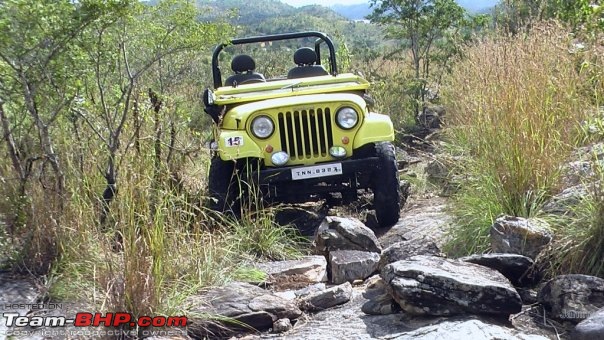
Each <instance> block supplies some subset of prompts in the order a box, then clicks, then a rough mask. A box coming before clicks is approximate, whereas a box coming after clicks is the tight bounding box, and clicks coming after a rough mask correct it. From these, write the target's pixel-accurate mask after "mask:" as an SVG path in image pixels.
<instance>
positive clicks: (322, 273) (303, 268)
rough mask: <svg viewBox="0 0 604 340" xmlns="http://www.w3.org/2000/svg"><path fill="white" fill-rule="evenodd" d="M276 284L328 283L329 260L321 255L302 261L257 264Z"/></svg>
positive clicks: (305, 258)
mask: <svg viewBox="0 0 604 340" xmlns="http://www.w3.org/2000/svg"><path fill="white" fill-rule="evenodd" d="M256 268H258V269H259V270H261V271H263V272H265V273H267V274H268V275H269V277H270V278H271V279H272V280H274V281H276V282H301V283H316V282H325V281H327V260H325V257H323V256H320V255H315V256H305V257H303V258H301V259H300V260H288V261H274V262H264V263H259V264H256Z"/></svg>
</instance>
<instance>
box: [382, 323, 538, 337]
mask: <svg viewBox="0 0 604 340" xmlns="http://www.w3.org/2000/svg"><path fill="white" fill-rule="evenodd" d="M390 339H397V340H412V339H421V340H442V339H455V340H466V339H472V340H475V339H476V340H483V339H484V340H495V339H496V340H548V338H546V337H544V336H541V335H528V334H523V333H520V332H518V331H516V330H514V329H510V328H506V327H502V326H498V325H492V324H487V323H484V322H482V321H480V320H474V319H470V320H455V321H444V322H440V323H438V324H435V325H430V326H425V327H421V328H418V329H416V330H413V331H410V332H405V333H401V334H399V335H398V336H397V337H390Z"/></svg>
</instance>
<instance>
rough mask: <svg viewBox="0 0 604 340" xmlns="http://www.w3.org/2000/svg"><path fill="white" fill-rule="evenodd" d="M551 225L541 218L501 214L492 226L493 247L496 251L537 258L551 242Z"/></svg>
mask: <svg viewBox="0 0 604 340" xmlns="http://www.w3.org/2000/svg"><path fill="white" fill-rule="evenodd" d="M551 240H552V233H551V231H550V229H549V225H548V224H547V223H546V222H544V221H540V220H529V219H526V218H522V217H514V216H507V215H505V216H501V217H499V218H497V220H495V223H494V224H493V225H492V226H491V249H492V250H493V252H495V253H513V254H520V255H524V256H528V257H530V258H532V259H535V258H536V257H537V255H539V253H540V252H541V250H542V249H543V248H544V247H545V246H546V245H547V244H549V243H550V242H551Z"/></svg>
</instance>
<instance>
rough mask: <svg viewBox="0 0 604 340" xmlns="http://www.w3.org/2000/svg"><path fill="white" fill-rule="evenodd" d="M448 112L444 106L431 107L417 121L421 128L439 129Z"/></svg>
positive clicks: (418, 116) (425, 108)
mask: <svg viewBox="0 0 604 340" xmlns="http://www.w3.org/2000/svg"><path fill="white" fill-rule="evenodd" d="M445 113H446V110H445V107H444V106H440V105H431V106H427V107H424V109H423V110H422V111H421V112H420V113H419V114H418V115H417V117H416V119H417V122H418V123H419V125H420V126H422V127H424V128H427V129H438V128H439V127H440V125H441V124H442V119H443V117H444V116H445Z"/></svg>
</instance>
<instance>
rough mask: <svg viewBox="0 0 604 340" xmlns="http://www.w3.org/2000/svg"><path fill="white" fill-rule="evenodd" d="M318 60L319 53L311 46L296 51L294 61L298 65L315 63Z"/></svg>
mask: <svg viewBox="0 0 604 340" xmlns="http://www.w3.org/2000/svg"><path fill="white" fill-rule="evenodd" d="M316 62H317V54H316V53H315V51H314V50H313V49H312V48H310V47H302V48H299V49H297V50H296V52H295V53H294V63H296V65H313V64H314V63H316Z"/></svg>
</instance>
